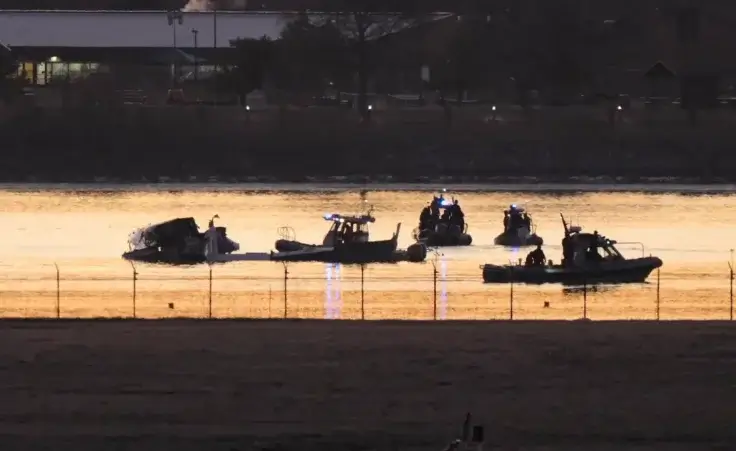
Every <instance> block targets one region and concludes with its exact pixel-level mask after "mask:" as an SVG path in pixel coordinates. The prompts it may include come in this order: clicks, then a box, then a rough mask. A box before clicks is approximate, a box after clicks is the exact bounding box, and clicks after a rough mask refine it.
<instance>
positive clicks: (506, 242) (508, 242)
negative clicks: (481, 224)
mask: <svg viewBox="0 0 736 451" xmlns="http://www.w3.org/2000/svg"><path fill="white" fill-rule="evenodd" d="M493 244H495V245H496V246H508V247H525V246H541V245H542V244H544V240H543V239H542V237H540V236H539V235H537V234H536V233H532V234H531V235H527V236H519V234H517V233H514V232H503V233H502V234H500V235H498V236H497V237H496V238H494V239H493Z"/></svg>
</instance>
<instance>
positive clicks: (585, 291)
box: [583, 280, 588, 319]
mask: <svg viewBox="0 0 736 451" xmlns="http://www.w3.org/2000/svg"><path fill="white" fill-rule="evenodd" d="M583 319H588V281H587V280H583Z"/></svg>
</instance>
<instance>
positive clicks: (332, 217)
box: [323, 213, 339, 221]
mask: <svg viewBox="0 0 736 451" xmlns="http://www.w3.org/2000/svg"><path fill="white" fill-rule="evenodd" d="M338 216H339V215H337V214H335V213H332V214H330V213H327V214H325V215H324V216H323V217H324V218H325V221H334V220H335V219H336V218H337V217H338Z"/></svg>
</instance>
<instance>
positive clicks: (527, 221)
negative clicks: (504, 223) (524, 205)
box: [522, 212, 532, 230]
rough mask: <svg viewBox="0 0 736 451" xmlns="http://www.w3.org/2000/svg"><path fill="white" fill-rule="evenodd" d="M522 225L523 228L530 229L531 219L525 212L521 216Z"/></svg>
mask: <svg viewBox="0 0 736 451" xmlns="http://www.w3.org/2000/svg"><path fill="white" fill-rule="evenodd" d="M522 224H524V227H526V228H527V229H528V230H531V229H532V219H531V218H530V217H529V215H528V214H527V213H526V212H524V215H523V216H522Z"/></svg>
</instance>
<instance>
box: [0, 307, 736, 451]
mask: <svg viewBox="0 0 736 451" xmlns="http://www.w3.org/2000/svg"><path fill="white" fill-rule="evenodd" d="M0 339H1V340H0V343H1V347H0V352H1V353H2V360H1V361H2V369H1V371H2V373H1V374H2V376H1V377H2V378H1V379H0V380H2V384H0V399H1V400H2V403H0V443H2V444H3V449H8V450H10V449H24V450H36V449H38V450H40V449H54V450H59V449H74V450H77V451H79V450H97V449H100V450H101V449H115V450H136V451H148V450H157V451H162V450H177V451H182V450H207V451H218V450H226V451H230V450H245V449H269V450H281V449H319V450H338V449H339V450H388V449H397V450H399V449H401V450H406V449H417V450H418V449H423V450H424V449H426V450H434V451H440V450H441V449H442V448H443V447H444V446H445V445H446V444H447V442H449V441H450V440H451V439H453V438H455V437H457V436H458V435H459V431H460V427H461V424H462V421H463V418H464V415H465V413H466V412H468V411H469V412H472V414H473V415H474V420H475V422H476V423H480V424H483V425H484V426H485V429H486V446H485V449H524V450H594V449H595V450H598V449H600V450H609V449H610V450H624V449H625V450H629V449H661V450H684V449H693V450H695V449H697V450H700V449H724V450H725V449H734V446H736V427H735V426H734V423H733V422H734V415H733V414H734V412H736V387H734V381H735V380H736V379H735V378H734V377H735V375H736V328H734V326H733V325H732V324H728V323H717V322H710V323H697V322H670V323H665V322H663V323H654V322H515V323H507V322H495V323H488V322H464V323H460V322H458V323H450V322H435V323H421V322H387V323H379V322H325V321H193V320H167V321H92V320H90V321H3V322H0Z"/></svg>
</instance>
